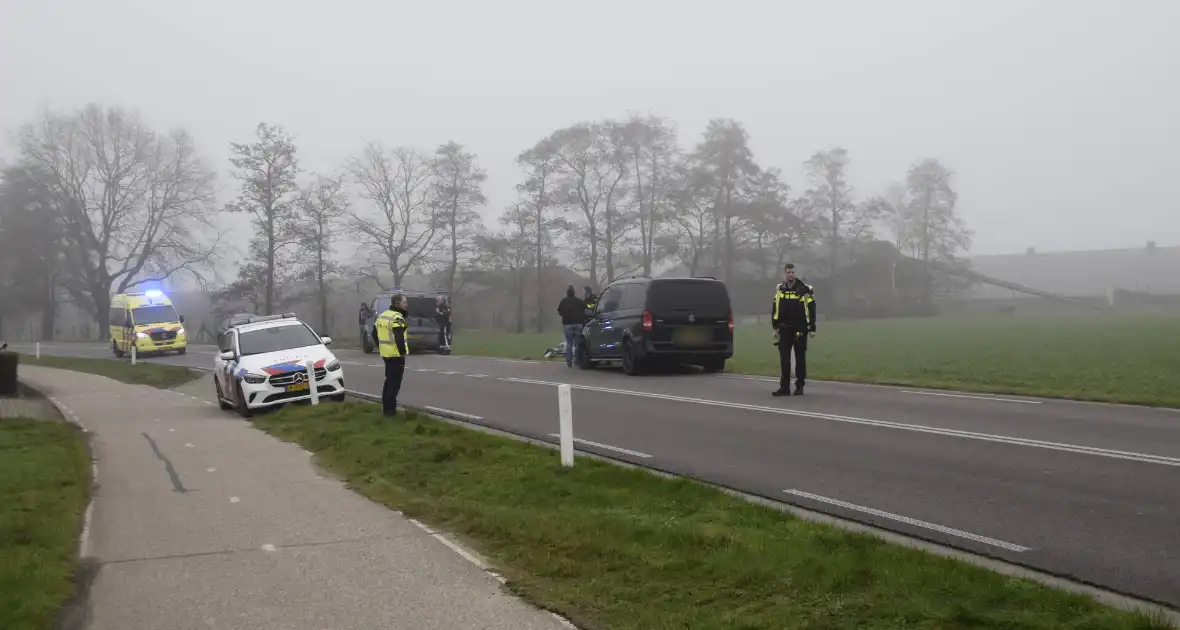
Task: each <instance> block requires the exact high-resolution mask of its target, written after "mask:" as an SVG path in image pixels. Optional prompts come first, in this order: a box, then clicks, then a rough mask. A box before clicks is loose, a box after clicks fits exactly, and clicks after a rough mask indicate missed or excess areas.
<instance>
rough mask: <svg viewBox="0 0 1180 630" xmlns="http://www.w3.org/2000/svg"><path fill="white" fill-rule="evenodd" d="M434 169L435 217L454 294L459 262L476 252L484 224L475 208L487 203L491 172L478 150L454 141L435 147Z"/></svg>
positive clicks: (450, 292) (449, 291) (448, 279)
mask: <svg viewBox="0 0 1180 630" xmlns="http://www.w3.org/2000/svg"><path fill="white" fill-rule="evenodd" d="M434 172H435V176H436V177H435V180H434V202H435V203H436V204H437V207H436V209H435V217H436V219H437V221H438V224H439V229H441V230H442V231H443V234H444V238H445V243H444V245H445V247H446V248H447V254H449V257H450V264H449V265H448V266H447V293H448V294H449V295H451V296H454V294H455V274H456V273H457V272H458V270H459V265H460V264H461V263H462V262H465V261H466V260H467V259H469V258H470V257H471V256H473V255H474V254H475V236H476V235H478V234H479V231H480V228H481V226H482V225H481V224H482V221H481V219H480V216H479V213H478V212H476V210H475V208H477V207H479V206H482V205H483V204H485V203H487V199H486V198H485V197H484V195H483V183H484V181H485V180H487V178H488V175H487V172H485V171H484V170H483V169H481V168H480V167H479V163H478V161H477V159H476V157H475V154H474V153H471V152H469V151H466V150H464V148H463V145H461V144H457V143H455V142H448V143H447V144H444V145H442V146H440V147H439V148H438V149H437V150H435V152H434Z"/></svg>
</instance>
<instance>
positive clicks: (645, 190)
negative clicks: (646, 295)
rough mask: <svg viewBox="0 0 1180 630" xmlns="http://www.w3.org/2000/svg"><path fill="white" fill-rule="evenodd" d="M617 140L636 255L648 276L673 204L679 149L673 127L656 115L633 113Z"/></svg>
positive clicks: (644, 273)
mask: <svg viewBox="0 0 1180 630" xmlns="http://www.w3.org/2000/svg"><path fill="white" fill-rule="evenodd" d="M618 135H619V136H620V137H619V138H618V139H617V141H616V142H617V143H618V144H619V145H620V149H621V151H622V153H624V154H625V158H624V159H626V160H627V161H629V162H630V166H631V168H630V169H629V170H630V173H631V177H632V179H633V181H634V187H633V194H634V197H635V203H636V208H637V213H636V214H637V216H636V224H637V225H638V226H639V258H640V262H641V264H642V268H643V275H645V276H649V275H651V272H652V267H653V265H654V264H655V262H656V258H657V253H658V249H657V241H658V240H659V238H660V236H661V235H662V234H663V233H664V230H665V226H666V224H667V221H668V219H669V212H670V209H671V206H672V204H673V202H672V200H671V194H672V185H673V182H674V180H675V177H676V165H677V158H678V149H677V146H676V127H675V126H674V125H673V124H672V123H671V122H669V121H668V120H666V119H664V118H660V117H658V116H632V117H631V119H630V120H628V121H627V122H626V123H625V124H623V125H622V126H621V127H620V128H619V133H618Z"/></svg>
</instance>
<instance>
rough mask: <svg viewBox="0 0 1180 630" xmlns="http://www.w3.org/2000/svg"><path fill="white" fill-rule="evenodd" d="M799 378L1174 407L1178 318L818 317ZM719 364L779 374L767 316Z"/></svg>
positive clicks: (507, 347) (535, 350) (541, 342)
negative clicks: (805, 367)
mask: <svg viewBox="0 0 1180 630" xmlns="http://www.w3.org/2000/svg"><path fill="white" fill-rule="evenodd" d="M560 341H561V332H560V331H556V330H555V331H553V332H550V333H545V334H541V335H538V334H535V333H533V334H524V335H513V334H505V333H502V332H498V333H493V334H479V333H478V332H475V331H460V332H456V334H455V346H454V348H455V353H456V354H469V355H483V356H498V357H511V358H533V359H538V358H540V357H541V354H542V353H543V352H544V351H545V349H546V348H548V347H550V346H552V345H553V344H555V343H558V342H560ZM807 359H808V378H809V380H810V379H818V380H837V381H855V382H864V383H878V384H885V385H907V386H913V387H931V388H945V389H956V390H964V391H977V392H990V393H1003V394H1025V395H1033V396H1049V397H1062V398H1076V399H1080V400H1093V401H1103V402H1123V403H1135V404H1145V405H1161V406H1171V407H1180V387H1177V386H1176V381H1175V376H1176V375H1177V374H1180V317H1176V316H1174V315H1173V316H1137V317H1131V316H1114V317H1108V316H1101V315H1094V316H1076V317H1032V316H1029V317H978V318H963V319H951V318H931V319H896V320H874V321H858V322H833V323H828V324H822V325H821V326H820V328H819V335H818V336H817V337H816V338H815V339H813V340H812V341H811V345H810V348H809V352H808V355H807ZM726 371H730V372H742V373H747V374H763V375H777V374H778V353H777V349H776V348H775V347H774V346H772V345H771V339H770V325H769V323H767V324H765V325H762V326H756V325H752V324H750V325H744V326H739V327H738V328H737V330H736V338H735V354H734V359H733V360H732V361H731V362H730V363H729V364H728V365H727V367H726Z"/></svg>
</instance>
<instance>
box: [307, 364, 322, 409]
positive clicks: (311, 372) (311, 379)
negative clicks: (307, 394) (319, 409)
mask: <svg viewBox="0 0 1180 630" xmlns="http://www.w3.org/2000/svg"><path fill="white" fill-rule="evenodd" d="M307 387H308V389H310V390H311V404H313V405H318V404H320V390H319V388H318V387H316V384H315V361H312V360H311V359H308V360H307Z"/></svg>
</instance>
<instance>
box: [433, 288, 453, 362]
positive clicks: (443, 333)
mask: <svg viewBox="0 0 1180 630" xmlns="http://www.w3.org/2000/svg"><path fill="white" fill-rule="evenodd" d="M434 321H435V322H437V323H438V347H439V348H446V349H448V350H449V349H450V348H451V305H450V304H449V303H448V302H447V300H446V298H444V297H443V296H441V295H439V296H436V297H435V298H434Z"/></svg>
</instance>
